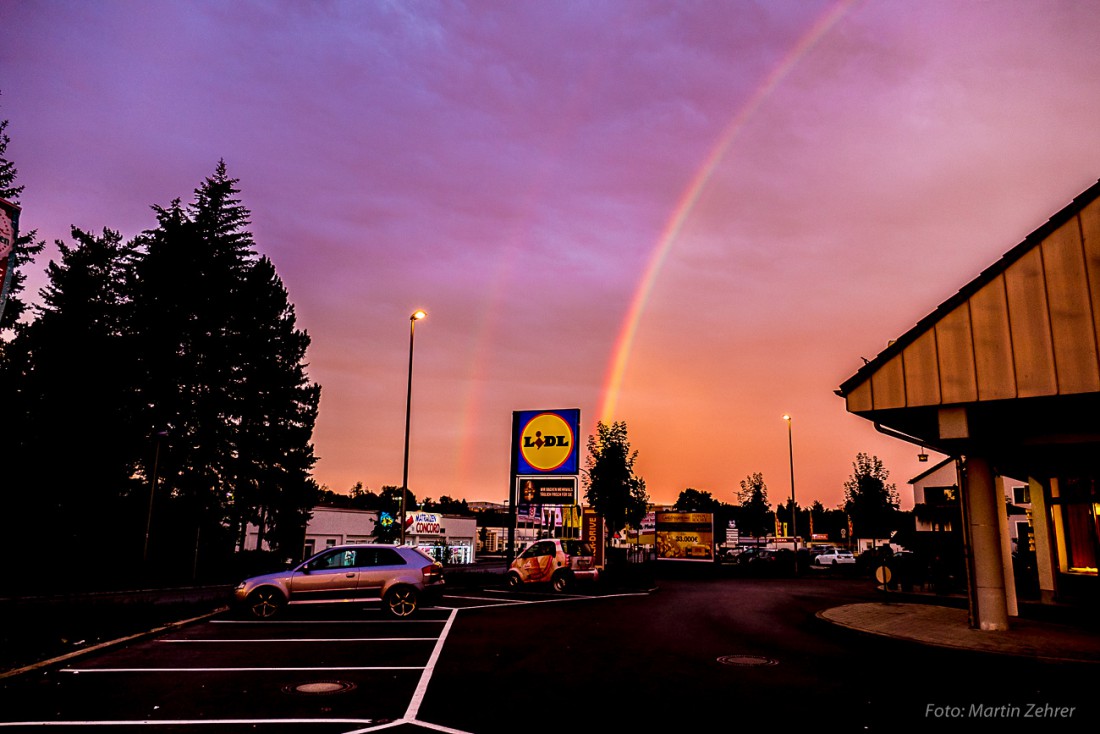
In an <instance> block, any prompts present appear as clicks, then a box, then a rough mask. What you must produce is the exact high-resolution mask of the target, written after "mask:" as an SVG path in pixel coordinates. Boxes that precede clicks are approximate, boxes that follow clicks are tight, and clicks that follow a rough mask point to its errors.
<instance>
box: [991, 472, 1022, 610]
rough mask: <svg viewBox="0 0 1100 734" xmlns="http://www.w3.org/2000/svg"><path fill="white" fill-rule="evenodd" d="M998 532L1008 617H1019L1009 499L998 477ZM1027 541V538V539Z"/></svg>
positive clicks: (1002, 481)
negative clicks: (1009, 521) (1009, 526)
mask: <svg viewBox="0 0 1100 734" xmlns="http://www.w3.org/2000/svg"><path fill="white" fill-rule="evenodd" d="M995 484H996V487H997V530H998V532H999V533H1000V535H1001V569H1002V572H1003V573H1004V585H1005V605H1006V606H1007V608H1008V616H1010V617H1019V616H1020V607H1019V606H1018V605H1017V603H1016V569H1015V568H1013V567H1012V534H1011V533H1010V532H1009V530H1008V498H1007V497H1005V478H1004V477H1002V476H997V478H996V482H995ZM1025 540H1026V538H1025Z"/></svg>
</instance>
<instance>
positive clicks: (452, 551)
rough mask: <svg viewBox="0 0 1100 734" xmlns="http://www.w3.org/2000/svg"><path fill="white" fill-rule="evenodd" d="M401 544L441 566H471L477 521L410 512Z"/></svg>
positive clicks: (473, 557)
mask: <svg viewBox="0 0 1100 734" xmlns="http://www.w3.org/2000/svg"><path fill="white" fill-rule="evenodd" d="M405 543H406V544H407V545H413V546H416V547H417V548H419V549H420V550H422V551H424V552H425V553H427V554H428V555H430V556H432V557H433V558H435V559H436V560H438V561H440V562H442V563H448V564H452V565H458V564H466V563H473V562H474V559H475V557H476V548H477V519H476V518H473V517H457V516H453V515H440V514H438V513H435V512H413V513H410V514H409V517H408V518H407V520H406V523H405Z"/></svg>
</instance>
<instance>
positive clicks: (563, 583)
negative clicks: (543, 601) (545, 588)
mask: <svg viewBox="0 0 1100 734" xmlns="http://www.w3.org/2000/svg"><path fill="white" fill-rule="evenodd" d="M572 582H573V577H572V576H571V575H570V574H568V573H566V572H565V571H558V572H557V573H556V574H554V578H552V579H550V584H551V585H552V586H553V587H554V591H558V592H561V591H568V590H569V587H570V586H572V585H573V583H572Z"/></svg>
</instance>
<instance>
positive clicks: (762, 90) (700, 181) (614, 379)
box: [599, 0, 858, 423]
mask: <svg viewBox="0 0 1100 734" xmlns="http://www.w3.org/2000/svg"><path fill="white" fill-rule="evenodd" d="M856 2H858V0H841V1H840V2H838V3H836V4H835V5H833V6H832V7H831V8H829V9H828V10H827V11H826V12H825V13H823V14H822V16H821V17H820V18H818V19H817V21H816V22H815V23H814V24H813V25H812V26H811V27H810V29H809V30H808V31H807V32H806V33H805V34H804V35H803V36H802V37H801V38H800V39H799V41H798V43H797V44H795V46H794V48H793V49H792V50H791V51H790V53H788V54H787V55H786V56H785V57H784V58H783V59H782V60H781V61H780V62H779V64H778V65H777V66H776V67H775V68H774V69H773V70H772V72H771V73H770V74H769V75H768V77H767V78H766V79H765V80H764V83H763V84H762V85H761V86H760V87H759V88H758V89H757V90H756V92H754V93H753V95H752V96H751V97H749V99H748V101H747V102H746V103H745V104H744V105H743V106H742V107H741V108H740V109H739V110H738V111H737V113H736V114H735V115H734V117H733V119H732V120H731V121H730V122H729V124H727V125H726V127H725V129H724V130H723V131H722V134H721V135H720V136H719V138H718V140H717V142H716V143H715V144H714V146H713V148H711V151H710V153H709V154H708V155H707V157H706V159H705V160H704V161H703V164H702V166H700V167H699V170H698V171H696V173H695V175H694V176H693V177H692V179H691V182H690V183H689V184H688V187H687V188H686V189H685V190H684V193H683V194H682V195H681V196H680V199H679V201H678V202H677V203H676V207H675V208H674V209H673V212H672V216H671V217H670V218H669V220H668V223H667V224H666V225H665V228H664V230H663V231H662V232H661V236H660V238H659V239H658V241H657V246H656V247H655V248H654V250H653V253H652V255H650V258H649V263H648V265H647V266H646V269H645V272H644V274H643V276H642V279H641V281H640V282H639V283H638V287H637V289H636V290H635V291H634V297H633V298H632V299H631V303H630V308H629V309H628V310H627V313H626V317H625V318H624V319H623V323H622V327H621V328H620V330H619V336H618V338H617V339H616V341H615V347H614V349H613V352H612V353H613V355H614V356H613V357H612V359H611V362H610V365H609V367H608V371H607V376H606V377H605V379H604V389H603V404H602V406H601V407H600V411H599V415H600V420H601V421H603V422H604V423H611V422H612V421H613V420H615V412H616V410H617V409H618V402H619V393H620V391H621V390H622V386H623V379H624V377H625V375H626V368H627V365H628V363H629V361H630V353H631V351H632V349H633V347H634V338H635V337H636V336H637V334H638V325H639V323H640V322H641V319H642V313H643V312H644V311H645V306H646V303H647V302H648V301H649V297H650V294H651V293H652V292H653V286H654V284H655V283H656V282H657V277H658V276H659V275H660V273H661V268H662V266H663V265H664V263H665V260H666V259H667V258H668V253H669V251H670V250H671V249H672V245H673V244H674V243H675V242H676V239H677V237H679V235H680V231H681V230H682V229H683V226H684V223H685V222H686V221H687V219H688V217H689V216H691V213H692V211H693V209H694V208H695V204H696V203H697V202H698V201H699V197H700V196H701V195H702V193H703V191H704V190H705V189H706V186H707V183H709V181H710V178H711V175H712V174H713V173H714V171H715V169H716V168H717V167H718V164H719V163H721V162H722V160H723V159H724V158H725V157H726V153H727V152H728V151H729V148H730V146H731V145H733V141H734V140H735V139H736V138H737V136H738V134H739V133H740V132H741V130H742V129H743V128H744V127H745V124H746V123H747V122H748V121H749V119H750V118H751V117H752V116H753V114H755V113H756V111H757V110H759V109H760V107H761V105H762V104H763V103H764V101H765V100H766V99H767V98H768V96H769V95H770V94H771V93H772V92H773V91H774V90H775V88H776V87H778V86H779V84H780V82H782V81H783V79H784V78H785V77H786V76H787V75H788V74H789V73H790V72H791V70H792V69H793V68H794V67H795V65H796V64H797V63H798V62H799V60H800V59H801V58H802V57H803V56H805V55H806V53H807V52H809V51H810V49H812V48H813V47H814V46H815V45H816V44H817V42H818V41H820V40H821V38H822V37H823V36H824V35H825V34H826V33H828V32H829V31H830V30H831V29H832V28H833V26H834V25H836V23H837V21H839V20H840V19H841V18H842V17H843V16H844V15H845V14H846V13H847V12H848V10H849V9H850V8H851V7H852V6H853V5H854V4H855V3H856Z"/></svg>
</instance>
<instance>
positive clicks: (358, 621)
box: [210, 619, 447, 627]
mask: <svg viewBox="0 0 1100 734" xmlns="http://www.w3.org/2000/svg"><path fill="white" fill-rule="evenodd" d="M395 622H397V623H400V624H446V623H447V620H446V619H402V620H394V619H274V620H272V619H262V620H261V619H212V620H210V624H257V625H263V626H264V627H275V626H277V625H280V624H394V623H395Z"/></svg>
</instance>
